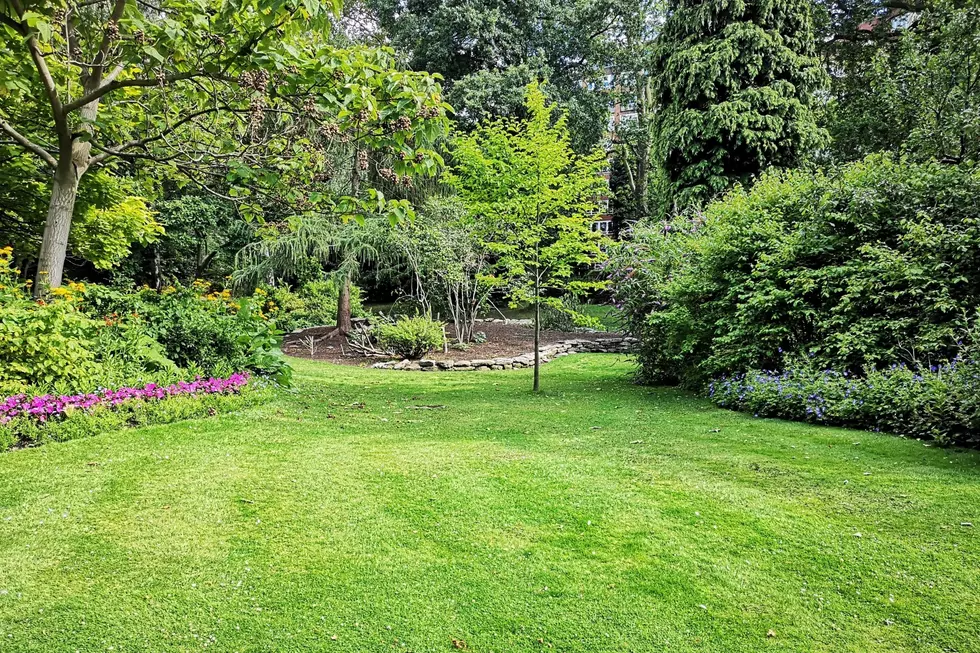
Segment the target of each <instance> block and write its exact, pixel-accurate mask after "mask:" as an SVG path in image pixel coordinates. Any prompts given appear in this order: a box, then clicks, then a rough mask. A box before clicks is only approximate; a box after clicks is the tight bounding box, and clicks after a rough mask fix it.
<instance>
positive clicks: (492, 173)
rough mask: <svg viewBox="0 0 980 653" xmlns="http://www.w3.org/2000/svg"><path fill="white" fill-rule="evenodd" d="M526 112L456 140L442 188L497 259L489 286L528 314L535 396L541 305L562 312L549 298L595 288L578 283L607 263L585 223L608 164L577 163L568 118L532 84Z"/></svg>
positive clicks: (597, 158) (588, 159)
mask: <svg viewBox="0 0 980 653" xmlns="http://www.w3.org/2000/svg"><path fill="white" fill-rule="evenodd" d="M526 112H527V115H528V118H527V120H514V119H509V120H508V119H500V120H496V121H492V122H484V123H482V124H481V125H479V126H478V127H477V128H476V130H475V131H474V132H473V133H472V134H470V135H466V134H460V135H457V137H456V140H455V141H454V142H453V144H452V157H453V166H452V169H451V172H450V174H449V175H447V178H448V181H449V183H450V184H451V185H452V186H453V187H454V188H455V189H456V191H457V192H458V193H459V196H460V199H461V200H462V201H463V203H464V204H465V206H466V209H467V211H468V212H469V213H470V215H471V216H472V218H473V219H474V220H477V221H479V223H480V224H481V225H482V229H481V231H482V236H483V240H484V241H485V242H486V245H487V248H488V249H489V250H490V251H491V253H492V254H494V255H495V256H496V264H495V267H494V270H493V271H492V272H491V274H490V275H488V277H489V279H488V280H489V281H491V282H492V283H493V284H494V285H495V287H497V288H498V289H500V290H502V291H503V292H504V293H506V295H507V296H508V297H509V298H510V300H511V302H512V303H514V304H523V303H530V304H532V305H533V306H534V391H535V392H537V391H538V390H539V389H540V381H539V378H540V360H541V354H540V332H541V305H542V303H544V302H547V303H548V304H549V305H551V306H554V307H556V308H561V300H560V298H558V297H555V296H553V295H554V293H558V292H569V293H572V294H581V293H584V292H587V291H589V290H592V289H596V288H598V287H601V286H602V284H601V283H600V282H594V281H588V280H584V279H579V278H576V276H575V273H576V272H578V271H580V270H581V269H583V268H586V267H588V266H594V265H595V263H597V262H598V261H600V260H601V259H602V258H603V257H604V254H603V251H602V248H601V246H600V243H601V241H602V236H601V235H599V234H598V233H595V232H593V231H592V229H591V217H590V216H591V214H593V213H594V212H595V211H596V210H597V209H598V206H597V204H596V200H597V198H598V197H599V195H600V194H601V193H602V192H603V191H604V190H605V188H606V185H605V180H604V179H603V178H602V177H601V176H600V174H599V173H600V170H601V169H602V167H603V166H604V165H605V162H606V156H605V153H604V152H602V151H601V150H595V151H593V152H591V153H590V154H588V155H585V156H578V155H576V154H575V153H574V151H573V150H572V146H571V139H570V136H569V132H568V123H567V117H566V115H565V114H562V115H560V116H558V117H557V119H555V115H554V114H555V107H554V105H550V104H548V103H547V102H546V100H545V95H544V93H543V92H542V90H541V87H540V86H539V85H538V84H537V83H533V84H530V85H529V86H528V87H527V95H526ZM549 293H551V295H549Z"/></svg>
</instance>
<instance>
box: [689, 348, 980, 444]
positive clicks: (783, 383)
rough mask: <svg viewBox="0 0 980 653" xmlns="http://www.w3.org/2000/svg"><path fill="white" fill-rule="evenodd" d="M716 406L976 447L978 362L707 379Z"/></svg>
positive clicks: (979, 404)
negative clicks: (857, 372) (858, 373)
mask: <svg viewBox="0 0 980 653" xmlns="http://www.w3.org/2000/svg"><path fill="white" fill-rule="evenodd" d="M708 394H709V396H710V397H711V400H712V401H714V402H715V403H716V404H718V405H719V406H723V407H725V408H732V409H736V410H745V411H751V412H753V413H755V414H756V415H759V416H764V417H780V418H783V419H792V420H799V421H807V422H814V423H818V424H836V425H841V426H848V427H851V428H864V429H871V430H874V431H886V432H891V433H897V434H899V435H904V436H908V437H915V438H934V439H936V440H938V441H939V442H940V443H941V444H959V445H972V446H976V445H977V444H978V443H980V363H977V362H976V361H962V360H954V361H952V362H949V363H944V364H942V365H933V366H932V367H930V368H910V367H908V366H906V365H892V366H890V367H887V368H884V369H881V370H874V371H870V372H867V373H866V374H865V375H864V376H861V377H857V376H855V375H853V374H850V373H848V372H846V371H845V372H835V371H832V370H822V371H818V370H810V369H807V368H802V369H789V370H786V371H783V372H760V371H751V372H748V373H743V374H737V375H734V376H731V377H721V378H720V379H718V380H716V381H713V382H712V383H711V384H710V386H709V391H708Z"/></svg>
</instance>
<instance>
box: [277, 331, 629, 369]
mask: <svg viewBox="0 0 980 653" xmlns="http://www.w3.org/2000/svg"><path fill="white" fill-rule="evenodd" d="M333 330H334V327H332V326H324V327H317V328H316V329H308V330H306V331H304V332H303V334H302V337H304V338H305V337H306V336H309V335H311V334H312V335H314V336H323V335H325V334H328V333H330V332H331V331H333ZM446 330H447V331H448V333H449V337H450V341H451V340H452V338H453V336H454V335H455V333H454V331H453V328H452V325H449V326H447V327H446ZM476 330H477V331H482V332H484V333H485V334H487V342H484V343H482V344H476V343H470V346H469V348H468V349H467V350H466V351H457V350H455V349H452V348H450V349H449V353H443V352H442V351H441V350H439V351H434V352H432V353H431V354H429V355H428V356H426V358H428V359H429V360H460V359H469V360H474V359H480V358H484V359H493V358H505V357H511V356H520V355H521V354H527V353H530V352H532V351H533V350H534V329H532V328H531V327H527V326H524V325H522V324H503V323H500V322H483V323H480V324H479V325H478V326H477V328H476ZM612 335H617V334H613V333H609V332H597V333H579V332H574V333H568V332H565V331H541V344H542V345H548V344H552V343H556V342H560V341H562V340H570V339H572V338H575V339H582V340H597V339H601V338H608V337H610V336H612ZM299 340H300V336H298V335H297V334H293V333H290V334H287V335H286V336H285V337H284V338H283V341H282V350H283V351H284V352H285V353H286V354H288V355H290V356H295V357H297V358H313V359H314V360H319V361H329V362H331V363H340V364H342V365H360V366H368V365H372V364H374V363H377V362H378V361H385V360H397V359H394V358H378V357H368V356H362V355H361V354H359V353H357V352H355V351H353V350H352V349H351V348H350V346H349V345H348V344H347V340H346V338H343V337H340V336H334V337H332V338H328V339H326V340H320V341H319V342H318V343H317V345H316V353H315V355H314V356H310V351H309V348H308V347H307V346H305V345H303V344H301V343H300V342H299Z"/></svg>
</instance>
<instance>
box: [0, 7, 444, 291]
mask: <svg viewBox="0 0 980 653" xmlns="http://www.w3.org/2000/svg"><path fill="white" fill-rule="evenodd" d="M339 5H340V0H329V1H328V2H321V1H320V0H202V1H191V0H159V1H158V2H153V3H150V2H132V0H129V1H127V0H67V2H63V1H55V0H0V33H2V34H3V39H4V47H3V48H0V88H2V89H3V93H2V95H0V145H10V146H14V147H18V148H20V149H22V150H23V151H24V152H26V153H28V154H29V155H30V156H33V157H35V158H36V159H37V161H39V162H40V163H41V164H42V165H44V166H45V167H46V168H47V169H48V171H49V173H50V181H49V184H50V200H49V203H48V209H47V214H46V218H45V223H44V233H43V237H42V242H41V246H40V251H39V253H38V256H37V283H36V284H35V288H36V292H38V293H43V292H44V291H45V289H46V288H51V287H57V286H59V285H60V284H61V281H62V274H63V269H64V263H65V258H66V255H67V251H68V246H69V233H70V230H71V227H72V221H73V216H74V215H75V206H76V202H77V198H78V189H79V182H80V181H81V179H82V178H83V176H84V175H86V174H89V173H90V172H91V171H93V170H97V169H99V168H106V167H108V168H112V167H113V166H117V165H119V164H120V163H121V162H124V163H127V164H128V165H129V166H130V167H135V166H137V165H139V166H140V168H141V169H146V170H147V171H148V174H157V175H159V176H160V177H168V178H178V179H180V180H182V181H183V182H185V183H195V184H198V185H201V186H204V187H205V188H206V189H207V190H208V191H210V192H213V193H218V194H221V195H223V196H224V197H227V198H231V199H234V200H236V201H238V202H239V203H240V206H241V210H242V211H243V212H244V213H245V214H246V215H252V216H258V217H261V216H263V215H265V214H266V212H268V211H270V210H274V212H275V214H276V215H289V214H291V213H294V212H310V211H315V212H319V213H321V214H329V215H333V216H336V217H338V218H344V217H345V216H350V215H353V214H363V213H374V212H378V211H383V210H384V208H383V206H380V205H379V202H378V201H377V200H378V198H377V197H376V196H372V195H364V194H363V193H361V192H360V187H359V185H358V183H357V178H358V177H359V175H360V173H361V172H362V171H363V170H362V169H360V168H355V172H354V175H353V177H354V178H353V180H352V181H353V183H352V184H350V188H351V193H350V194H347V195H337V194H334V193H318V192H317V190H316V189H317V185H318V180H319V179H320V178H321V177H322V176H323V175H329V174H330V171H329V170H328V169H325V168H324V161H323V159H322V155H321V152H320V148H319V147H318V139H319V137H320V136H321V135H324V134H325V135H326V136H329V137H339V138H343V139H346V140H347V141H348V143H349V144H351V145H352V147H351V148H350V149H351V151H352V156H354V157H358V156H361V153H362V152H364V151H366V150H367V149H371V148H385V149H387V150H388V153H389V154H390V155H393V156H394V155H397V158H396V159H395V163H394V165H393V166H392V173H391V174H392V175H396V174H398V175H401V174H405V173H406V172H409V171H411V170H414V169H422V170H428V171H430V172H431V171H433V170H434V169H435V167H436V166H437V161H436V160H435V158H434V156H432V154H433V153H432V152H431V151H430V150H428V149H427V143H430V142H431V140H432V139H431V138H430V137H431V136H433V135H434V134H435V133H437V132H439V131H440V130H441V129H442V128H444V126H440V124H439V123H440V122H442V121H444V118H443V113H444V110H445V105H444V104H443V103H442V100H441V90H440V87H439V84H438V82H437V81H436V80H435V78H433V77H432V76H430V75H428V74H426V73H416V72H406V71H402V70H398V68H397V67H396V65H395V58H394V54H393V53H392V52H391V51H388V50H381V49H371V48H362V47H353V48H346V49H341V48H338V47H336V46H335V45H334V44H333V43H331V42H330V37H329V34H330V27H331V23H332V21H333V20H334V16H335V15H336V12H337V10H338V9H339Z"/></svg>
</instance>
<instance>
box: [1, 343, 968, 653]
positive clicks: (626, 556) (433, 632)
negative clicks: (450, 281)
mask: <svg viewBox="0 0 980 653" xmlns="http://www.w3.org/2000/svg"><path fill="white" fill-rule="evenodd" d="M295 365H296V368H297V377H298V378H297V386H296V388H295V391H294V392H293V393H291V394H286V395H283V397H282V398H281V399H278V400H276V401H275V402H274V403H271V404H267V405H264V406H261V407H258V408H253V409H250V410H248V411H246V412H243V413H240V414H236V415H227V416H223V417H218V418H214V419H209V420H200V421H192V422H185V423H181V424H176V425H169V426H164V427H154V428H146V429H141V430H131V431H122V432H116V433H107V434H105V435H102V436H99V437H94V438H89V439H86V440H79V441H75V442H69V443H63V444H51V445H46V446H44V447H41V448H38V449H34V450H22V451H14V452H10V453H6V454H2V455H0V651H4V652H14V651H43V652H45V653H48V652H53V651H110V650H111V651H196V650H214V651H414V652H422V651H451V650H460V649H461V648H462V649H464V650H469V651H474V652H490V651H496V652H506V651H980V541H978V528H977V527H972V528H971V527H969V526H964V525H961V524H963V523H966V522H972V523H973V524H975V525H976V526H980V465H978V463H980V455H978V453H976V452H963V451H953V450H944V449H941V448H938V447H935V446H928V444H927V443H923V442H917V441H909V440H902V439H898V438H894V437H889V436H885V435H878V434H871V433H864V432H859V431H846V430H839V429H829V428H818V427H811V426H806V425H801V424H792V423H784V422H778V421H771V420H760V419H754V418H752V417H750V416H746V415H740V414H735V413H730V412H726V411H721V410H717V409H715V408H713V407H711V406H710V405H709V404H707V403H706V402H704V401H701V400H699V399H696V398H692V397H690V396H688V395H686V394H684V393H681V392H678V391H673V390H666V389H652V388H643V387H637V386H633V385H631V384H630V383H629V382H628V374H629V371H630V365H629V364H628V362H626V361H624V360H622V359H621V358H619V357H616V356H611V355H590V356H575V357H569V358H565V359H561V360H558V361H555V362H553V363H550V364H549V365H547V366H545V367H544V369H543V387H544V389H545V393H544V394H542V395H540V396H533V395H532V394H531V393H530V392H529V387H530V372H529V371H527V370H521V371H513V372H489V373H470V374H462V373H455V374H454V373H446V374H420V373H402V372H391V371H372V370H362V369H356V368H350V367H335V366H331V365H327V364H317V363H311V362H304V361H296V362H295ZM858 534H860V536H859V535H858ZM454 640H455V643H454Z"/></svg>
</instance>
